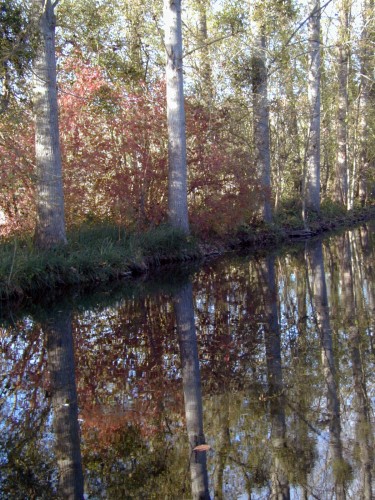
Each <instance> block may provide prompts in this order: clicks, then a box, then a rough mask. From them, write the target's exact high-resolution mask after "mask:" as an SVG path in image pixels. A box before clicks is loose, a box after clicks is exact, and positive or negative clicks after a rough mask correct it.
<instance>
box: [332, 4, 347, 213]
mask: <svg viewBox="0 0 375 500" xmlns="http://www.w3.org/2000/svg"><path fill="white" fill-rule="evenodd" d="M348 44H349V4H348V1H347V0H341V6H340V30H339V46H338V84H339V89H338V110H337V157H336V178H335V192H334V198H335V201H337V202H338V203H341V204H342V205H344V206H345V207H347V204H348V154H347V136H348V133H347V120H348V108H349V101H348V73H349V49H348Z"/></svg>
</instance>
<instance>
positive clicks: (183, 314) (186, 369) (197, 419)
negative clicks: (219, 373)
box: [173, 283, 210, 499]
mask: <svg viewBox="0 0 375 500" xmlns="http://www.w3.org/2000/svg"><path fill="white" fill-rule="evenodd" d="M173 303H174V308H175V314H176V323H177V333H178V340H179V346H180V355H181V370H182V385H183V391H184V402H185V418H186V429H187V433H188V438H189V445H190V474H191V490H192V497H193V499H207V498H208V499H209V498H210V495H209V492H208V477H207V464H206V451H204V450H203V451H196V447H197V446H199V445H203V444H205V437H204V433H203V409H202V390H201V378H200V372H199V360H198V346H197V336H196V333H195V318H194V305H193V290H192V286H191V284H190V283H188V284H186V285H184V286H183V287H182V288H181V289H180V290H179V291H178V292H176V293H175V294H174V296H173Z"/></svg>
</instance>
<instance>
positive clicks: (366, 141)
mask: <svg viewBox="0 0 375 500" xmlns="http://www.w3.org/2000/svg"><path fill="white" fill-rule="evenodd" d="M374 38H375V21H374V0H365V1H364V5H363V28H362V37H361V44H360V61H361V93H360V138H361V139H360V158H359V169H358V170H359V172H358V197H359V201H360V203H361V205H362V206H364V204H365V202H366V198H367V194H368V193H367V175H368V173H369V169H370V165H371V155H370V143H371V140H370V136H371V134H370V110H371V106H372V102H373V95H372V92H373V91H372V89H373V77H372V75H373V72H374V54H373V52H374V51H373V43H374ZM355 181H356V179H353V197H352V199H354V184H355Z"/></svg>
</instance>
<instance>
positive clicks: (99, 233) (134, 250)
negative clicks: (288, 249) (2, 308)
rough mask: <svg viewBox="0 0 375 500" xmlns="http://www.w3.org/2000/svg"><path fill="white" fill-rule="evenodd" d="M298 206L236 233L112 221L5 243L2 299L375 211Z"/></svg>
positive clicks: (259, 242)
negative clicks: (39, 245) (37, 242)
mask: <svg viewBox="0 0 375 500" xmlns="http://www.w3.org/2000/svg"><path fill="white" fill-rule="evenodd" d="M297 214H298V212H297V210H296V208H295V207H293V206H291V207H289V210H288V207H283V210H282V212H280V213H279V214H276V216H275V222H274V223H273V224H270V225H265V224H262V223H259V224H253V225H251V226H242V227H241V228H238V229H237V230H236V231H234V232H233V234H231V235H225V236H221V237H220V238H219V237H218V236H217V235H214V236H211V237H209V238H205V239H204V240H202V239H201V241H198V240H197V239H194V238H191V237H189V238H186V237H185V236H184V234H183V233H181V232H179V231H176V230H174V229H172V228H171V227H169V226H167V225H165V226H160V227H158V228H154V229H150V230H148V231H146V232H143V233H137V234H136V233H131V232H127V231H126V230H125V229H119V228H118V227H113V226H109V225H100V226H98V225H96V226H94V225H91V226H85V227H81V228H79V229H77V230H75V231H72V232H71V233H70V234H69V235H68V241H69V243H68V245H66V246H64V247H57V248H54V249H53V250H50V251H45V252H42V251H38V250H36V249H34V247H33V244H32V240H31V239H23V240H21V239H13V240H11V241H8V242H3V243H2V244H0V300H4V299H20V298H23V297H33V296H37V295H38V294H41V293H42V294H45V293H51V294H53V293H54V292H55V291H57V292H59V291H61V289H64V288H65V287H70V286H74V285H80V286H90V285H91V284H97V283H104V282H108V281H111V280H115V279H121V278H125V277H127V276H131V275H135V274H140V273H143V272H146V271H147V270H148V269H150V268H152V267H155V266H159V265H161V264H163V263H171V262H182V261H186V260H192V259H198V258H200V257H204V256H208V255H212V254H221V253H223V252H225V251H227V250H230V249H234V248H238V247H243V246H251V247H260V246H263V247H265V246H275V245H278V244H280V243H282V242H283V241H286V240H291V239H301V238H309V237H312V236H315V235H317V234H319V233H322V232H324V231H328V230H332V229H338V228H341V227H346V226H350V225H353V224H358V223H360V222H362V221H365V220H367V219H370V218H373V217H375V209H374V207H373V208H369V209H365V210H356V211H353V212H350V213H346V212H345V213H344V212H342V211H338V210H337V209H336V208H335V207H323V210H322V213H321V214H320V215H316V216H315V217H311V220H309V223H308V227H306V225H304V224H303V222H302V220H301V218H300V216H298V215H297Z"/></svg>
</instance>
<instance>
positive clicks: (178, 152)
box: [164, 0, 189, 233]
mask: <svg viewBox="0 0 375 500" xmlns="http://www.w3.org/2000/svg"><path fill="white" fill-rule="evenodd" d="M164 23H165V48H166V52H167V64H166V80H167V122H168V156H169V178H168V193H169V198H168V210H169V221H170V223H171V225H172V226H174V227H176V228H179V229H181V230H182V231H184V232H185V233H188V232H189V219H188V205H187V164H186V126H185V108H184V88H183V72H182V27H181V0H164Z"/></svg>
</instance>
